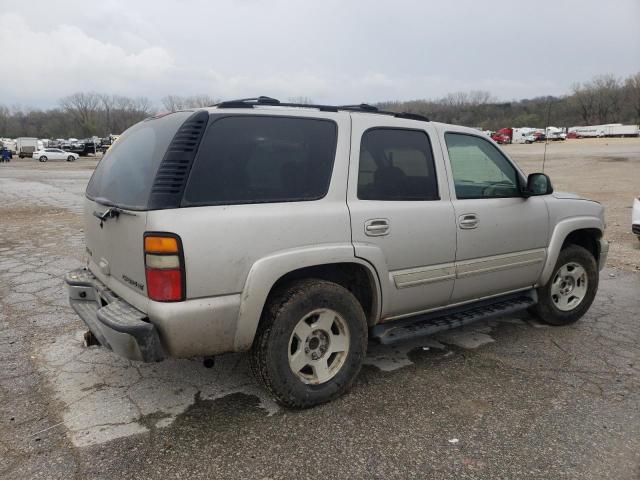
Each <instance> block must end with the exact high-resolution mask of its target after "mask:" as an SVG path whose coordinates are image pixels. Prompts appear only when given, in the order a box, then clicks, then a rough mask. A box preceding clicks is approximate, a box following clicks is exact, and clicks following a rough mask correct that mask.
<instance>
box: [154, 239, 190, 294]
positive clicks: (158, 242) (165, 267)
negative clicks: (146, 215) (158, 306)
mask: <svg viewBox="0 0 640 480" xmlns="http://www.w3.org/2000/svg"><path fill="white" fill-rule="evenodd" d="M144 264H145V272H146V276H147V294H148V295H149V298H150V299H151V300H156V301H158V302H179V301H181V300H184V297H185V275H184V257H183V254H182V242H181V241H180V237H178V236H177V235H175V234H173V233H156V232H153V233H145V235H144Z"/></svg>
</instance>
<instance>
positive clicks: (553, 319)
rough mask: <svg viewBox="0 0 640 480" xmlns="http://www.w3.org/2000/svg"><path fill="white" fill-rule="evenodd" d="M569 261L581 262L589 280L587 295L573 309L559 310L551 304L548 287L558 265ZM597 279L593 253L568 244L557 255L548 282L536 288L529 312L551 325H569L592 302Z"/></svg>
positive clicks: (579, 316) (583, 312)
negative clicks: (536, 294)
mask: <svg viewBox="0 0 640 480" xmlns="http://www.w3.org/2000/svg"><path fill="white" fill-rule="evenodd" d="M570 261H578V263H580V264H582V266H583V267H585V270H586V271H587V275H588V282H589V285H588V287H587V288H588V290H587V297H586V298H585V299H584V300H583V301H582V303H580V305H578V307H576V308H575V309H574V310H572V311H569V312H561V311H560V310H557V309H556V308H555V307H554V306H553V303H552V300H551V296H550V292H549V287H550V283H551V282H552V281H553V277H554V276H555V272H556V270H557V269H558V267H560V266H561V265H564V264H565V263H568V262H570ZM598 280H599V274H598V266H597V263H596V259H595V258H594V257H593V254H592V253H591V252H589V250H587V249H586V248H584V247H581V246H579V245H574V244H569V245H567V246H566V247H565V248H563V249H562V250H561V251H560V255H558V260H557V262H556V265H555V266H554V268H553V274H552V275H551V278H550V279H549V282H547V284H546V285H543V286H542V287H539V288H538V303H537V304H536V305H535V306H533V307H532V308H531V309H530V312H531V313H532V314H533V315H535V316H536V317H538V319H540V320H541V321H543V322H544V323H547V324H549V325H553V326H562V325H570V324H572V323H575V322H577V321H578V320H580V318H582V316H583V315H584V314H585V313H586V312H587V310H589V307H590V306H591V304H592V303H593V300H594V298H595V295H596V292H597V290H598Z"/></svg>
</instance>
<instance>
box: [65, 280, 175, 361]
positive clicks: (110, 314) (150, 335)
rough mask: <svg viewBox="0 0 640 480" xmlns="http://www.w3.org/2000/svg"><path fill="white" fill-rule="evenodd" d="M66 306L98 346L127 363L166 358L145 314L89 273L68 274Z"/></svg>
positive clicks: (158, 338)
mask: <svg viewBox="0 0 640 480" xmlns="http://www.w3.org/2000/svg"><path fill="white" fill-rule="evenodd" d="M65 283H66V284H67V287H68V289H69V303H70V304H71V306H72V307H73V309H74V310H75V312H76V313H77V314H78V315H79V316H80V318H82V320H83V321H84V323H85V324H86V325H87V327H89V330H91V333H93V335H94V336H95V337H96V339H97V340H98V341H99V342H100V344H101V345H102V346H104V347H106V348H108V349H110V350H113V352H115V353H117V354H118V355H120V356H122V357H125V358H128V359H130V360H138V361H142V362H158V361H160V360H163V359H165V358H166V357H167V355H166V353H165V351H164V348H163V347H162V344H161V343H160V337H159V335H158V330H157V329H156V327H155V325H153V324H152V323H150V322H149V319H148V318H147V315H146V314H144V313H143V312H141V311H139V310H137V309H136V308H134V307H132V306H131V305H130V304H129V303H127V302H125V301H124V300H122V299H121V298H118V297H117V296H116V295H114V293H113V292H111V291H110V290H109V289H108V288H107V287H106V286H105V285H104V284H103V283H102V282H100V280H98V279H97V278H96V277H95V276H94V275H93V274H92V273H91V272H90V271H89V270H87V269H85V268H81V269H78V270H74V271H72V272H69V273H67V275H66V276H65Z"/></svg>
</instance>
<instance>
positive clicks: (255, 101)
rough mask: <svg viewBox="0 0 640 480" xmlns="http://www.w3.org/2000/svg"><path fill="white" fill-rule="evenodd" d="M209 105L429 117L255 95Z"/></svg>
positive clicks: (418, 115)
mask: <svg viewBox="0 0 640 480" xmlns="http://www.w3.org/2000/svg"><path fill="white" fill-rule="evenodd" d="M210 106H211V107H217V108H254V107H256V106H278V107H298V108H315V109H318V110H320V111H321V112H338V111H347V112H361V113H377V114H379V115H390V116H392V117H396V118H406V119H409V120H419V121H422V122H428V121H429V119H428V118H427V117H425V116H424V115H420V114H418V113H409V112H389V111H386V110H378V107H375V106H373V105H369V104H366V103H361V104H359V105H314V104H308V103H288V102H281V101H280V100H277V99H275V98H271V97H265V96H260V97H255V98H241V99H238V100H228V101H226V102H220V103H216V104H213V105H210Z"/></svg>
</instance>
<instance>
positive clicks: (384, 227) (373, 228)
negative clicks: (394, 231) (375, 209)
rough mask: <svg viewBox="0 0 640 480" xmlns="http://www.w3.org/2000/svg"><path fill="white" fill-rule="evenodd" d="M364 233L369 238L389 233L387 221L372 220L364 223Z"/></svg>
mask: <svg viewBox="0 0 640 480" xmlns="http://www.w3.org/2000/svg"><path fill="white" fill-rule="evenodd" d="M364 233H365V235H368V236H369V237H380V236H382V235H387V234H388V233H389V220H387V219H386V218H374V219H371V220H367V221H366V222H364Z"/></svg>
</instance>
